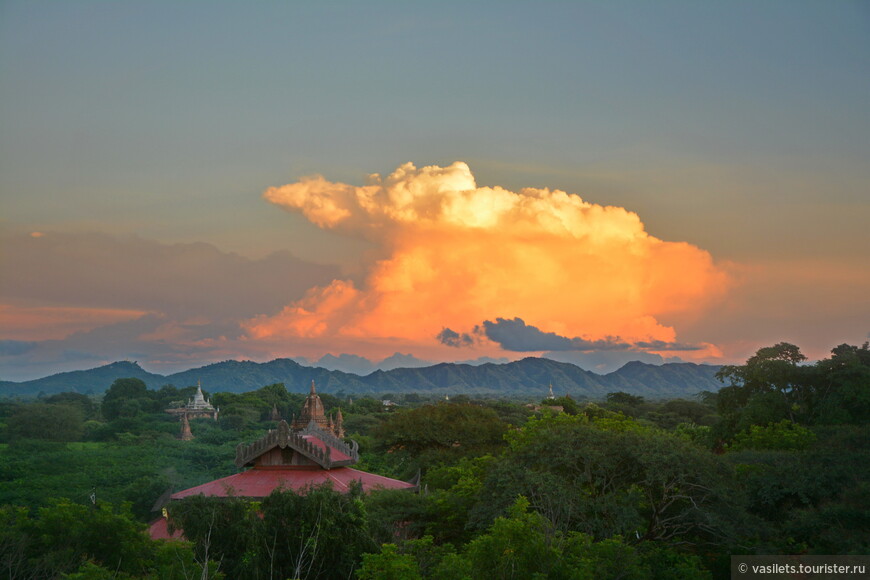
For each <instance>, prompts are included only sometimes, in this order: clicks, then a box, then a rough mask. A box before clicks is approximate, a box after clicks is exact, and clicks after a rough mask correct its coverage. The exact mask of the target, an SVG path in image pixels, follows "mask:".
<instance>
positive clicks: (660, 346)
mask: <svg viewBox="0 0 870 580" xmlns="http://www.w3.org/2000/svg"><path fill="white" fill-rule="evenodd" d="M634 346H635V347H637V348H643V349H646V350H679V351H684V350H703V348H704V347H703V346H699V345H697V344H686V343H684V342H665V341H663V340H653V341H649V342H636V343H634Z"/></svg>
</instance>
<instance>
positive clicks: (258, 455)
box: [150, 383, 419, 539]
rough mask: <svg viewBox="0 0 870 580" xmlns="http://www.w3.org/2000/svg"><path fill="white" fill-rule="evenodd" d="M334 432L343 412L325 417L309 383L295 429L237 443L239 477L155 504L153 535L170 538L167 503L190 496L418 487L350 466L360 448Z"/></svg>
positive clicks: (281, 426) (280, 429)
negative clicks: (327, 487) (159, 514)
mask: <svg viewBox="0 0 870 580" xmlns="http://www.w3.org/2000/svg"><path fill="white" fill-rule="evenodd" d="M304 419H308V423H307V425H304V426H303V427H301V428H299V427H298V426H299V425H301V424H302V421H303V420H304ZM294 426H295V427H294ZM336 432H340V433H342V435H343V427H342V418H341V413H340V412H339V413H338V414H337V415H336V418H335V421H333V420H332V419H329V418H326V416H325V413H324V411H323V403H322V401H321V400H320V397H319V396H318V395H317V393H316V391H315V388H314V383H312V384H311V392H310V394H309V395H308V398H307V399H306V400H305V405H304V406H303V409H302V414H301V415H300V417H299V418H298V419H295V420H294V421H293V426H291V425H290V424H288V423H287V422H286V421H283V420H282V421H279V422H278V426H277V428H276V429H271V430H269V432H268V433H266V435H265V436H263V437H262V438H261V439H259V440H257V441H254V442H253V443H250V444H247V445H246V444H244V443H241V444H239V445H238V447H237V448H236V467H237V468H238V469H239V470H240V471H239V473H236V474H234V475H230V476H227V477H223V478H221V479H216V480H214V481H210V482H208V483H204V484H202V485H198V486H196V487H191V488H189V489H185V490H181V491H178V492H175V493H172V494H170V495H168V498H167V499H168V501H169V505H168V507H167V506H164V505H157V506H155V508H156V509H161V508H163V516H162V517H160V518H159V519H157V520H155V521H154V522H152V523H151V527H150V534H151V537H152V538H155V539H156V538H169V537H170V535H169V533H168V518H169V517H171V515H170V512H171V510H172V506H171V502H172V501H183V500H184V499H185V498H187V497H191V496H197V495H205V496H211V497H229V496H233V497H247V498H251V499H262V498H264V497H266V496H268V495H269V494H270V493H272V492H273V491H274V490H276V489H291V490H293V491H295V492H297V493H305V491H306V490H307V489H308V488H310V487H312V486H318V485H322V484H325V483H329V484H330V485H332V488H333V489H334V490H336V491H339V492H347V491H348V490H349V489H350V486H351V484H352V482H354V481H356V482H359V484H360V485H361V486H362V489H363V491H365V492H369V491H371V490H373V489H378V488H383V489H408V490H416V489H417V486H418V483H419V482H418V481H411V482H407V481H399V480H398V479H392V478H389V477H384V476H382V475H375V474H373V473H367V472H365V471H360V470H358V469H354V468H353V467H351V466H352V465H354V464H356V463H357V462H358V461H359V453H358V446H357V444H356V442H355V441H352V440H351V441H350V442H349V443H347V442H345V441H343V440H342V439H341V437H339V436H336V435H335V433H336ZM179 535H180V534H174V535H173V536H172V537H178V536H179Z"/></svg>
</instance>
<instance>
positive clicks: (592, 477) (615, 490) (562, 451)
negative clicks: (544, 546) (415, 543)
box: [471, 415, 735, 544]
mask: <svg viewBox="0 0 870 580" xmlns="http://www.w3.org/2000/svg"><path fill="white" fill-rule="evenodd" d="M508 439H509V443H510V448H509V450H508V451H507V453H506V454H505V455H504V456H503V457H502V458H500V459H499V460H498V462H497V464H496V465H495V466H494V467H493V469H492V470H491V471H490V473H489V475H488V477H487V479H486V481H485V483H484V486H483V489H482V491H481V494H480V498H479V500H478V503H477V504H476V506H475V508H474V509H473V510H472V518H471V519H472V523H473V524H475V525H477V526H481V525H485V524H486V523H487V522H491V521H492V518H493V517H495V516H497V515H499V514H500V513H503V510H504V509H505V507H506V506H507V505H510V502H511V501H512V500H513V498H515V497H517V495H523V496H526V497H528V499H529V501H530V502H531V505H532V507H533V508H534V509H535V510H536V511H538V512H540V513H541V514H542V515H543V516H544V517H546V518H547V519H548V520H549V521H551V522H552V523H553V524H554V525H555V526H556V527H557V528H558V529H560V530H564V531H568V530H573V531H579V532H583V533H586V534H589V535H591V536H592V537H594V538H596V539H604V538H608V537H612V536H614V535H624V536H627V537H629V536H630V537H640V538H644V539H647V540H663V541H669V542H670V541H675V542H676V541H679V542H682V543H687V544H692V543H701V542H705V541H710V540H711V538H714V537H716V540H717V541H718V539H719V538H718V537H717V536H721V535H724V534H725V533H726V530H728V529H729V528H728V526H727V525H726V523H727V522H726V521H723V520H724V519H725V516H726V515H727V514H728V513H730V512H733V511H735V510H734V509H732V508H729V506H728V503H729V501H730V498H729V497H728V494H727V491H728V487H727V483H728V482H729V477H730V475H729V470H728V468H727V467H726V466H725V465H724V464H723V463H722V462H721V461H719V460H718V459H717V458H716V457H715V456H712V455H711V454H709V453H707V452H705V451H704V450H702V449H700V448H698V447H696V446H694V445H692V444H690V443H688V442H685V441H683V440H681V439H680V438H679V437H676V436H673V435H671V434H668V433H664V432H661V431H658V430H654V429H649V428H644V427H642V426H641V425H640V424H638V423H636V422H634V421H631V420H626V419H623V420H615V419H613V418H609V417H603V418H600V419H595V420H592V421H590V420H589V419H588V418H586V417H585V416H584V415H580V416H578V417H570V416H567V415H558V416H554V417H544V418H542V419H538V420H532V421H530V422H529V424H528V425H527V426H526V427H524V428H523V429H522V430H520V431H517V432H512V433H510V434H509V436H508Z"/></svg>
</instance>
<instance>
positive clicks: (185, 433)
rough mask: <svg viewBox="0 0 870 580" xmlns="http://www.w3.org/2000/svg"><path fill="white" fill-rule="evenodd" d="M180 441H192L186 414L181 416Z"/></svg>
mask: <svg viewBox="0 0 870 580" xmlns="http://www.w3.org/2000/svg"><path fill="white" fill-rule="evenodd" d="M181 440H182V441H193V432H191V430H190V421H188V420H187V413H185V414H184V415H182V416H181Z"/></svg>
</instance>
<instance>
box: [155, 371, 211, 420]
mask: <svg viewBox="0 0 870 580" xmlns="http://www.w3.org/2000/svg"><path fill="white" fill-rule="evenodd" d="M166 412H167V413H169V414H170V415H176V416H177V417H179V418H180V417H181V416H183V415H186V416H187V418H188V419H214V420H215V421H217V419H218V413H220V409H216V408H215V407H214V405H212V404H211V401H207V400H206V398H205V396H204V395H203V394H202V385H201V384H199V382H198V381H197V383H196V393H194V395H193V397H191V398H190V399H188V400H187V404H185V405H184V406H182V407H172V408H169V409H166Z"/></svg>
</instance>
